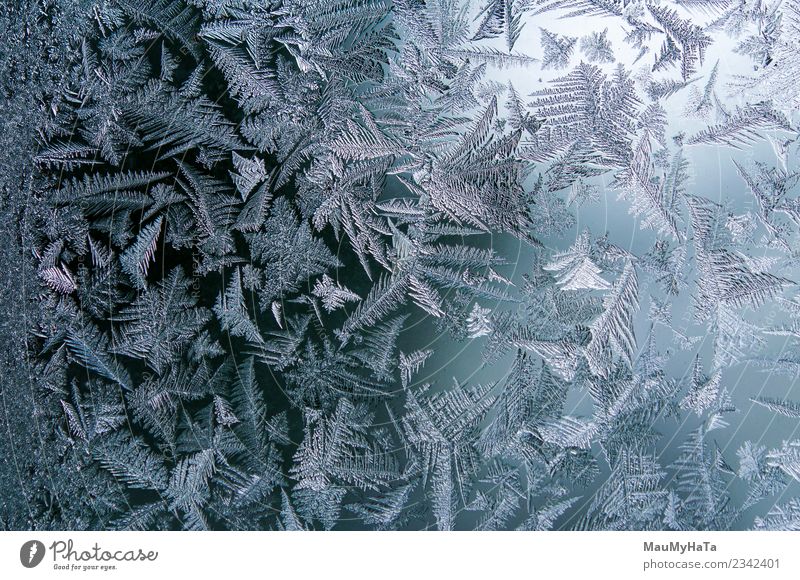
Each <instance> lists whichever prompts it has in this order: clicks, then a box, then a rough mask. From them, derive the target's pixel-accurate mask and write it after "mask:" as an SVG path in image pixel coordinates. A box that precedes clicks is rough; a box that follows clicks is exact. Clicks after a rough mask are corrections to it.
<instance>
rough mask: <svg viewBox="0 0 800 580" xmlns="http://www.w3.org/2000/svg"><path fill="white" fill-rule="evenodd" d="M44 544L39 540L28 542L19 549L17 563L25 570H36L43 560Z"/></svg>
mask: <svg viewBox="0 0 800 580" xmlns="http://www.w3.org/2000/svg"><path fill="white" fill-rule="evenodd" d="M44 552H45V549H44V544H43V543H41V542H40V541H39V540H30V541H28V542H25V543H24V544H22V547H21V548H20V549H19V561H20V562H22V565H23V566H25V567H26V568H36V566H38V565H39V564H41V563H42V560H44Z"/></svg>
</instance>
